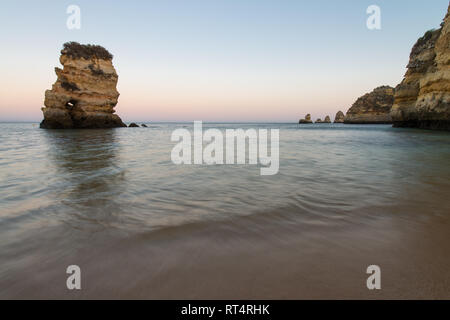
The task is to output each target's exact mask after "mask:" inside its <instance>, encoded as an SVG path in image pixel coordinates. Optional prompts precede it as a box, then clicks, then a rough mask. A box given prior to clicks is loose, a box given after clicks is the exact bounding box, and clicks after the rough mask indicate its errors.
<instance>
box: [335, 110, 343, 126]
mask: <svg viewBox="0 0 450 320" xmlns="http://www.w3.org/2000/svg"><path fill="white" fill-rule="evenodd" d="M344 118H345V115H344V113H343V112H342V111H338V112H337V113H336V116H335V117H334V123H344Z"/></svg>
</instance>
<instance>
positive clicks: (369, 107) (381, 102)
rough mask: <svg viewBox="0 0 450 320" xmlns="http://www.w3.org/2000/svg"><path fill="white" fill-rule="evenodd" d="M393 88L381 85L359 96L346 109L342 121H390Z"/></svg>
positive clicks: (362, 122)
mask: <svg viewBox="0 0 450 320" xmlns="http://www.w3.org/2000/svg"><path fill="white" fill-rule="evenodd" d="M393 102H394V88H392V87H389V86H381V87H378V88H375V89H374V90H373V91H372V92H370V93H366V94H365V95H363V96H361V97H359V98H358V99H357V100H356V101H355V103H353V105H352V106H351V108H350V109H348V111H347V114H346V116H345V118H344V123H361V124H369V123H392V119H391V116H390V111H391V107H392V104H393Z"/></svg>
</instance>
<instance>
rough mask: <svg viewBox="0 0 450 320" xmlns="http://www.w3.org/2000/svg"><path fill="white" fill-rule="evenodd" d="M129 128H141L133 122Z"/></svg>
mask: <svg viewBox="0 0 450 320" xmlns="http://www.w3.org/2000/svg"><path fill="white" fill-rule="evenodd" d="M128 127H129V128H139V125H138V124H136V123H134V122H132V123H130V125H129V126H128Z"/></svg>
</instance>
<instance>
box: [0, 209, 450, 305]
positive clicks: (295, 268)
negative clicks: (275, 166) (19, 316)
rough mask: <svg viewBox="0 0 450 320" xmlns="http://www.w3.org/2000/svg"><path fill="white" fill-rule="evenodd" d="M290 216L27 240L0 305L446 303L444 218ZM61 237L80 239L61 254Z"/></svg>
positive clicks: (449, 280) (448, 262)
mask: <svg viewBox="0 0 450 320" xmlns="http://www.w3.org/2000/svg"><path fill="white" fill-rule="evenodd" d="M393 209H395V208H393ZM289 210H292V208H285V209H283V210H280V212H276V213H274V212H267V213H265V214H261V213H260V214H257V215H252V216H248V217H241V218H239V219H229V220H225V221H216V222H208V223H196V224H191V225H184V226H182V227H170V228H164V229H162V230H159V231H154V232H149V233H138V234H122V235H120V236H117V233H111V232H110V231H107V232H98V233H93V234H91V236H90V237H89V238H85V237H84V236H83V234H84V233H80V234H78V235H77V234H76V231H75V232H74V231H73V230H70V229H69V228H67V229H64V228H59V227H58V228H56V230H52V231H51V232H46V233H45V234H41V235H39V236H38V237H36V236H34V237H33V238H34V241H33V242H30V243H29V246H32V247H33V248H34V249H33V254H30V255H29V256H27V257H26V259H28V260H29V261H27V263H26V265H28V266H29V268H21V267H20V266H19V265H23V262H24V261H20V262H19V263H18V266H17V268H14V271H12V272H11V269H10V271H9V272H8V275H7V277H6V279H5V277H2V280H1V282H0V285H1V288H2V290H1V291H0V298H18V299H23V298H25V299H28V298H38V299H41V298H44V299H47V298H52V299H57V298H62V299H73V298H75V299H93V298H94V299H98V298H111V299H355V298H356V299H380V298H383V299H403V298H408V299H409V298H413V299H444V298H445V299H448V298H450V290H449V288H450V276H449V273H448V270H449V266H450V256H449V255H448V252H450V247H449V245H450V242H449V241H448V239H449V230H450V222H449V220H448V219H447V218H443V217H440V216H435V217H434V218H433V219H429V218H427V219H426V221H420V222H419V221H417V219H412V217H411V214H405V215H403V216H401V217H396V218H395V219H394V218H392V215H389V216H387V215H385V214H381V215H380V214H379V213H378V214H377V213H376V211H377V210H374V212H373V213H366V214H365V218H364V219H361V214H359V217H360V219H359V223H357V224H355V223H354V222H352V217H351V216H349V217H347V218H346V219H337V220H336V221H335V222H333V223H332V224H330V223H329V222H327V223H325V221H320V220H317V219H316V221H314V222H311V221H310V220H308V221H309V222H307V223H306V220H298V219H297V218H296V215H294V214H291V213H290V212H289ZM375 214H376V216H375ZM66 232H69V233H70V234H66V236H64V233H66ZM58 235H59V236H60V239H61V240H62V241H61V242H60V243H57V242H54V241H52V239H54V238H55V236H58ZM67 237H70V239H71V241H74V239H76V238H77V237H80V238H79V239H76V241H75V242H76V243H77V247H76V248H73V249H71V250H70V251H67V250H66V251H64V252H63V251H61V250H63V249H64V248H67V246H66V244H65V243H64V239H65V238H67ZM30 241H31V239H30ZM36 241H37V242H36ZM37 243H40V245H39V246H37V245H36V244H37ZM17 249H19V248H17ZM20 249H23V250H26V251H29V249H30V248H27V247H26V246H25V247H24V248H20ZM70 264H77V265H79V266H80V267H81V270H82V289H81V290H80V291H77V290H74V291H69V290H68V289H67V288H66V278H67V276H68V275H66V274H65V268H66V267H67V266H68V265H70ZM371 264H377V265H379V266H380V267H381V274H382V277H381V284H382V289H381V290H368V289H367V287H366V279H367V277H368V275H367V274H366V268H367V266H369V265H371ZM11 267H13V266H11ZM3 276H4V274H3Z"/></svg>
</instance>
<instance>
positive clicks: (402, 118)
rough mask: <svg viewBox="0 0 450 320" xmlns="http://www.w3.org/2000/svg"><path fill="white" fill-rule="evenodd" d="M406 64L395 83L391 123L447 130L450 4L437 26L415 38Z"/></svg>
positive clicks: (449, 126)
mask: <svg viewBox="0 0 450 320" xmlns="http://www.w3.org/2000/svg"><path fill="white" fill-rule="evenodd" d="M407 68H408V70H407V71H406V74H405V76H404V78H403V81H402V82H401V83H400V84H399V85H398V86H397V87H396V92H395V99H394V105H393V106H392V110H391V116H392V119H393V123H394V127H417V128H427V129H444V130H450V5H449V8H448V10H447V15H446V16H445V18H444V22H443V23H442V24H441V28H440V29H438V30H430V31H427V32H426V33H425V34H424V36H423V37H421V38H420V39H419V40H417V42H416V43H415V45H414V46H413V48H412V50H411V54H410V57H409V63H408V65H407Z"/></svg>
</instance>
